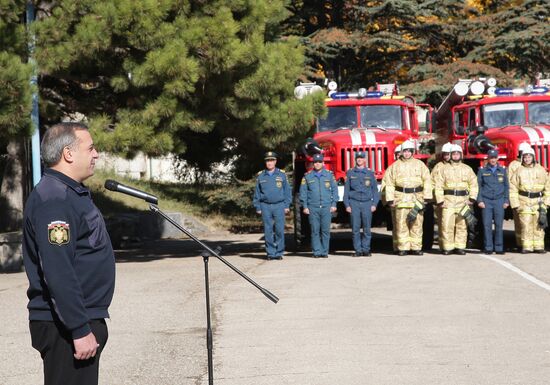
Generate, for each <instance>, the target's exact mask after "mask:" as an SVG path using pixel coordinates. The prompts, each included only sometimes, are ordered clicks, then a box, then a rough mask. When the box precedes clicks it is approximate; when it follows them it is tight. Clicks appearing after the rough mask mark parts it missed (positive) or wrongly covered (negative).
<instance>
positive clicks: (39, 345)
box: [29, 319, 109, 385]
mask: <svg viewBox="0 0 550 385" xmlns="http://www.w3.org/2000/svg"><path fill="white" fill-rule="evenodd" d="M90 326H91V328H92V333H93V334H94V336H95V338H96V340H97V343H98V344H99V348H98V350H97V354H96V356H95V357H93V358H90V359H89V360H77V359H75V358H74V356H73V354H74V345H73V339H72V337H71V333H70V332H69V331H67V330H66V329H65V328H64V327H63V325H62V324H61V323H59V322H56V321H30V323H29V328H30V331H31V340H32V347H33V348H35V349H36V350H38V351H39V352H40V355H41V356H42V360H43V361H44V385H97V384H98V381H99V357H100V355H101V351H102V350H103V348H104V347H105V344H106V343H107V338H108V336H109V334H108V331H107V324H106V323H105V320H103V319H101V320H92V321H91V322H90Z"/></svg>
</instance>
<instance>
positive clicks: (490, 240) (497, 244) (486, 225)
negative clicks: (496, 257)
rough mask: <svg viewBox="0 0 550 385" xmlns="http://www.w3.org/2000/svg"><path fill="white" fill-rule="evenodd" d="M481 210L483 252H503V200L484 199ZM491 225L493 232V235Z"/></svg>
mask: <svg viewBox="0 0 550 385" xmlns="http://www.w3.org/2000/svg"><path fill="white" fill-rule="evenodd" d="M483 203H485V208H484V209H481V218H482V220H483V248H484V250H485V251H503V250H504V242H503V235H502V234H503V233H502V223H503V222H504V207H503V205H504V199H503V198H501V199H484V200H483ZM493 223H494V224H495V231H494V234H493Z"/></svg>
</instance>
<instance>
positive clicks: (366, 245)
mask: <svg viewBox="0 0 550 385" xmlns="http://www.w3.org/2000/svg"><path fill="white" fill-rule="evenodd" d="M355 162H356V166H355V167H353V168H351V169H349V170H348V171H347V173H346V183H345V185H344V206H345V207H346V211H347V212H348V213H350V214H351V228H352V232H353V249H354V250H355V256H356V257H361V256H366V257H370V256H371V252H370V244H371V231H370V229H371V220H372V213H373V212H375V211H376V206H377V205H378V202H379V200H380V195H379V193H378V185H377V183H376V177H375V176H374V172H372V171H371V170H369V169H368V168H367V167H366V165H365V163H366V154H365V152H364V151H358V152H357V154H356V155H355ZM361 228H363V232H362V233H361Z"/></svg>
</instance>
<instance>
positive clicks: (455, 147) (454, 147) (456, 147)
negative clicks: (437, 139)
mask: <svg viewBox="0 0 550 385" xmlns="http://www.w3.org/2000/svg"><path fill="white" fill-rule="evenodd" d="M451 146H452V147H451V152H460V153H461V154H462V146H459V145H458V144H452V145H451Z"/></svg>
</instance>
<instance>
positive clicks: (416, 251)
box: [410, 250, 424, 255]
mask: <svg viewBox="0 0 550 385" xmlns="http://www.w3.org/2000/svg"><path fill="white" fill-rule="evenodd" d="M410 254H411V255H424V253H423V252H422V250H412V251H411V252H410Z"/></svg>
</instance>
